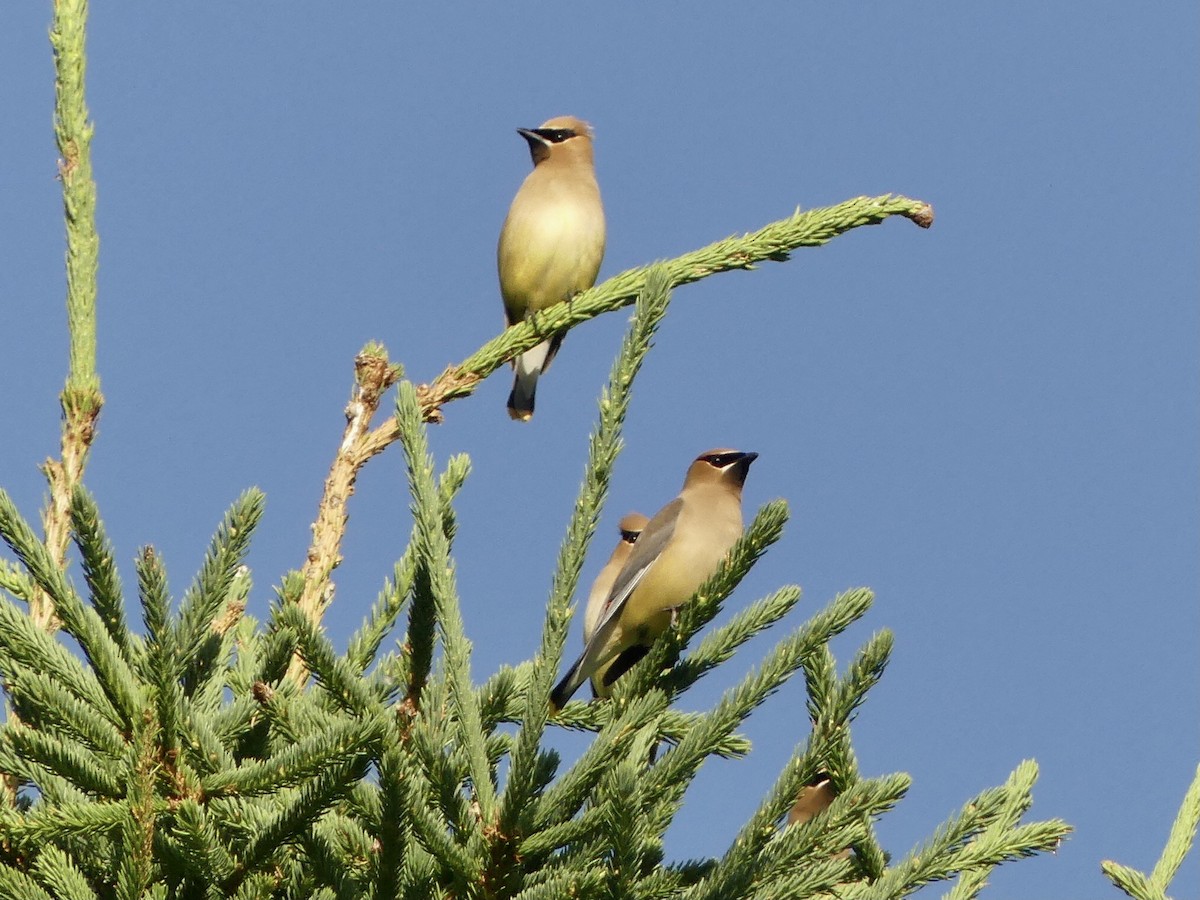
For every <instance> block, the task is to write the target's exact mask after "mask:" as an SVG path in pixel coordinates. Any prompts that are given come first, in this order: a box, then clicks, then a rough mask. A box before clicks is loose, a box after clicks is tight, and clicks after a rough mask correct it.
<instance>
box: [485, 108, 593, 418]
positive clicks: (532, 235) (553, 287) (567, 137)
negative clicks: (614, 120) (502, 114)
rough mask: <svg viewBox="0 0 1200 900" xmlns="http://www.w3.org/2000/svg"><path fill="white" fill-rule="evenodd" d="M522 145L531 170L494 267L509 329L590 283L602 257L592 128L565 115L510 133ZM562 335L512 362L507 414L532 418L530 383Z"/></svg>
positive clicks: (532, 385)
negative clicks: (526, 145)
mask: <svg viewBox="0 0 1200 900" xmlns="http://www.w3.org/2000/svg"><path fill="white" fill-rule="evenodd" d="M517 133H518V134H520V135H521V137H523V138H525V140H526V141H528V142H529V153H530V155H531V156H532V157H533V171H532V172H530V173H529V175H527V176H526V178H525V181H524V183H523V184H522V185H521V189H520V190H518V191H517V195H516V196H515V197H514V198H513V202H512V206H511V207H509V210H508V217H507V218H506V219H505V220H504V227H503V228H501V229H500V243H499V244H498V246H497V247H496V267H497V269H498V270H499V273H500V294H501V295H502V296H503V298H504V314H505V316H506V317H507V319H508V324H509V325H516V324H517V323H518V322H521V321H524V320H525V319H526V318H528V317H530V316H532V315H533V314H535V313H537V312H540V311H541V310H543V309H545V308H546V307H548V306H552V305H553V304H555V303H561V302H562V301H564V300H569V299H570V298H571V297H574V296H575V295H576V294H578V293H579V292H580V291H585V290H587V289H588V288H590V287H591V286H592V285H593V284H595V283H596V273H597V272H599V271H600V261H601V260H602V259H603V258H604V237H605V234H604V207H603V206H602V205H601V203H600V187H599V185H597V184H596V172H595V169H594V167H593V164H592V129H591V126H589V125H588V123H587V122H584V121H582V120H580V119H576V118H574V117H573V116H561V117H559V118H555V119H550V120H549V121H547V122H543V123H542V124H541V125H539V126H538V127H537V128H518V129H517ZM562 339H563V336H562V335H561V334H556V335H553V336H551V337H550V338H548V339H547V340H545V341H542V343H540V344H538V345H537V346H536V347H534V348H533V349H532V350H527V351H525V352H524V353H522V354H521V355H520V356H519V357H518V358H517V359H515V360H514V361H513V368H514V369H515V370H516V374H515V377H514V379H513V389H512V393H510V394H509V395H508V414H509V415H510V416H511V417H512V418H514V419H519V420H521V421H522V422H528V421H529V420H530V419H531V418H533V395H534V392H535V391H536V390H537V380H538V376H539V375H540V374H541V373H542V372H543V371H545V370H546V368H547V367H549V365H550V361H551V360H552V359H554V354H556V353H557V352H558V347H559V344H561V343H562Z"/></svg>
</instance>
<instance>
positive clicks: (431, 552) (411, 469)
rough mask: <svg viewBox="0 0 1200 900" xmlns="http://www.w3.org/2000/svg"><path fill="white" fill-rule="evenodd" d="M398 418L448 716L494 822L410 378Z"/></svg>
mask: <svg viewBox="0 0 1200 900" xmlns="http://www.w3.org/2000/svg"><path fill="white" fill-rule="evenodd" d="M396 417H397V420H398V421H399V423H400V431H401V434H402V445H403V447H404V455H405V462H406V465H407V469H408V486H409V492H410V494H411V496H412V500H413V502H412V513H413V522H414V524H415V527H416V530H417V541H416V547H417V551H416V552H417V560H418V566H419V567H420V569H421V570H422V571H423V572H424V574H425V575H426V576H427V577H428V579H429V588H430V593H431V595H432V597H433V601H434V608H435V610H436V620H437V624H438V626H439V627H440V629H441V635H442V644H443V647H444V648H445V660H444V663H445V671H446V674H445V679H446V684H447V686H448V688H449V700H450V707H449V714H450V716H451V717H452V719H453V722H454V725H455V728H456V734H455V737H456V738H457V741H458V743H459V747H460V748H461V749H462V750H463V751H464V752H465V753H466V755H467V759H468V762H469V771H470V777H471V784H472V788H473V791H474V797H475V801H476V802H477V803H478V804H479V811H480V812H479V816H480V820H481V822H484V823H488V824H491V823H492V821H493V807H494V804H495V785H494V783H493V773H492V770H491V767H490V766H489V764H488V759H487V752H486V750H485V747H484V734H483V720H482V718H481V716H480V713H479V702H478V698H477V697H476V696H475V692H474V690H473V686H472V684H471V644H470V641H468V640H467V637H466V633H465V630H464V627H463V620H462V610H461V609H460V607H459V600H458V588H457V586H456V584H455V578H454V566H453V562H452V560H451V558H450V542H449V539H448V538H447V537H446V533H445V530H444V517H443V515H442V504H441V499H440V496H439V493H438V489H437V484H436V482H435V480H434V474H433V473H434V467H433V459H432V457H431V456H430V454H429V442H428V437H427V435H426V433H425V424H424V422H423V421H422V420H421V415H420V409H419V407H418V403H417V392H416V388H415V387H414V386H413V385H412V383H411V382H407V381H404V382H401V383H400V388H399V390H398V391H397V396H396Z"/></svg>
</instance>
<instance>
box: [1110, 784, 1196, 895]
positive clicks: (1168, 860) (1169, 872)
mask: <svg viewBox="0 0 1200 900" xmlns="http://www.w3.org/2000/svg"><path fill="white" fill-rule="evenodd" d="M1198 826H1200V766H1197V767H1196V774H1195V776H1194V777H1193V778H1192V783H1191V785H1190V786H1189V787H1188V789H1187V793H1186V794H1184V797H1183V803H1182V804H1181V805H1180V807H1179V813H1178V814H1177V815H1176V816H1175V822H1174V823H1173V824H1172V825H1171V833H1170V835H1168V837H1167V845H1166V846H1165V847H1164V848H1163V852H1162V856H1160V857H1159V859H1158V862H1157V863H1155V864H1154V871H1152V872H1151V873H1150V875H1149V876H1147V875H1145V874H1144V873H1142V872H1139V871H1137V870H1136V869H1132V868H1130V867H1129V866H1123V865H1121V864H1120V863H1118V862H1114V861H1113V860H1111V859H1106V860H1104V862H1102V863H1100V870H1101V871H1102V872H1103V873H1104V874H1105V875H1106V876H1108V880H1109V881H1111V882H1112V883H1113V884H1115V885H1116V886H1117V887H1119V888H1120V889H1121V890H1122V891H1124V892H1125V893H1126V894H1128V895H1129V896H1130V897H1133V898H1134V900H1169V898H1168V897H1167V888H1168V887H1170V886H1171V881H1172V879H1174V877H1175V873H1176V872H1178V871H1179V867H1180V866H1181V865H1182V864H1183V860H1184V857H1186V856H1187V854H1188V852H1189V851H1190V850H1191V849H1192V844H1193V843H1194V842H1195V840H1196V829H1197V827H1198Z"/></svg>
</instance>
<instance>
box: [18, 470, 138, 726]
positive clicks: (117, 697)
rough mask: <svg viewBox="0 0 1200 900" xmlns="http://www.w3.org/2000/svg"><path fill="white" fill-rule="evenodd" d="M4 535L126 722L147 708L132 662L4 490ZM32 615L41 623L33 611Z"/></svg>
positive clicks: (31, 616)
mask: <svg viewBox="0 0 1200 900" xmlns="http://www.w3.org/2000/svg"><path fill="white" fill-rule="evenodd" d="M0 538H3V540H4V542H5V543H6V544H8V546H9V547H10V548H11V549H12V551H13V553H15V554H16V555H17V557H18V559H20V561H21V563H22V564H23V565H24V566H25V568H26V570H27V571H28V572H29V575H30V576H31V577H32V578H33V580H34V581H35V582H36V583H37V585H38V587H39V589H40V590H41V591H42V592H43V593H44V595H45V596H46V597H47V598H49V600H50V602H51V603H52V604H53V605H54V609H55V612H56V614H57V616H58V618H59V620H60V621H61V623H62V624H63V625H64V626H65V627H66V628H67V630H68V632H70V634H71V636H72V637H74V638H75V639H76V640H77V641H79V644H80V647H81V648H82V649H83V651H84V653H85V654H86V655H87V658H88V661H89V662H91V664H92V666H93V668H94V670H95V672H96V675H97V676H98V678H99V681H100V684H101V686H102V687H103V688H104V691H105V693H106V694H108V696H109V698H110V699H111V700H112V703H113V706H114V707H115V708H116V709H118V710H119V711H120V712H121V714H122V716H123V717H124V718H125V721H126V722H130V721H132V719H133V717H135V716H136V715H137V711H138V710H139V709H140V707H141V701H140V699H139V698H138V696H137V693H136V691H135V690H134V687H133V685H134V677H133V673H132V670H131V668H130V665H129V660H127V659H125V658H124V657H123V656H122V653H121V650H120V648H119V647H118V645H117V644H116V642H114V640H113V638H112V636H111V635H110V634H109V632H108V629H107V628H106V626H105V624H104V622H103V621H101V619H100V616H99V615H98V614H97V612H96V610H95V609H93V608H92V607H91V606H89V605H87V604H85V603H84V602H83V601H82V600H81V599H80V598H79V595H78V594H76V593H75V590H74V588H73V587H72V586H71V585H70V583H69V582H68V580H67V576H66V572H65V571H64V570H63V568H62V566H61V565H60V564H59V563H58V562H57V561H56V560H55V559H54V557H53V556H52V554H51V552H50V548H49V547H47V546H46V545H45V544H44V543H42V542H41V541H40V540H38V538H37V536H36V535H35V534H34V533H33V529H32V528H31V527H30V526H29V524H28V523H27V522H26V521H25V520H24V519H23V518H22V517H21V515H20V513H19V512H18V511H17V509H16V505H15V504H14V503H13V502H12V499H11V498H10V497H9V496H8V493H7V492H6V491H4V490H2V489H0ZM30 618H32V619H33V620H34V621H35V622H36V621H37V619H36V616H34V615H33V613H32V611H31V613H30Z"/></svg>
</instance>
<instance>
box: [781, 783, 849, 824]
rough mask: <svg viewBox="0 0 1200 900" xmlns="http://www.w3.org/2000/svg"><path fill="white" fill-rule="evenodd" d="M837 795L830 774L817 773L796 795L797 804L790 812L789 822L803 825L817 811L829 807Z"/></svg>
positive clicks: (819, 811) (822, 810)
mask: <svg viewBox="0 0 1200 900" xmlns="http://www.w3.org/2000/svg"><path fill="white" fill-rule="evenodd" d="M836 796H837V793H836V792H835V791H834V789H833V782H832V781H830V780H829V775H828V774H827V773H825V772H821V773H819V774H817V776H816V777H815V778H813V779H812V780H811V781H809V782H808V784H806V785H805V786H804V787H802V788H800V793H799V794H797V795H796V805H795V806H793V807H792V809H791V812H789V813H788V824H789V825H803V824H804V823H805V822H807V821H808V820H809V819H811V818H812V817H813V816H815V815H817V813H821V812H824V811H825V810H827V809H829V804H831V803H832V802H833V798H834V797H836Z"/></svg>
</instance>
